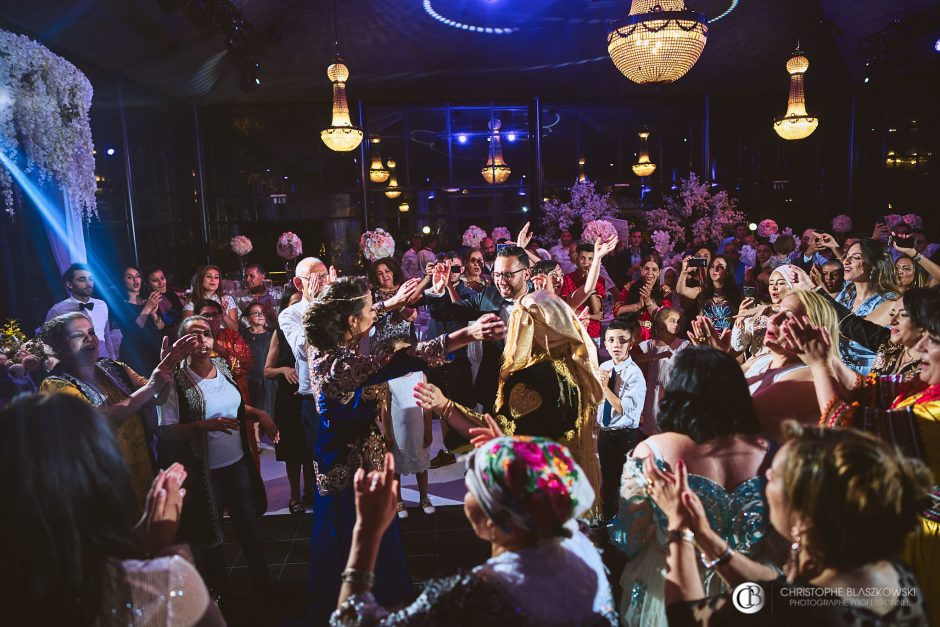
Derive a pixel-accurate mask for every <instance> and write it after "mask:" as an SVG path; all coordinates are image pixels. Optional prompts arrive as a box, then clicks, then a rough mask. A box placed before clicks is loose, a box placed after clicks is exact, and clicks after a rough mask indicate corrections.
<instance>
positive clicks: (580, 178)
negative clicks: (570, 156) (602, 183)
mask: <svg viewBox="0 0 940 627" xmlns="http://www.w3.org/2000/svg"><path fill="white" fill-rule="evenodd" d="M585 163H586V160H585V158H584V155H581V156H580V157H578V179H577V181H578V183H583V182H584V181H586V180H587V174H585V173H584V164H585Z"/></svg>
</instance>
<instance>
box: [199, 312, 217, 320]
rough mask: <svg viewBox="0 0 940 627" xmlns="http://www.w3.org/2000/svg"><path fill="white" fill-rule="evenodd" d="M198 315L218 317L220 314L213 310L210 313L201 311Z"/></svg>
mask: <svg viewBox="0 0 940 627" xmlns="http://www.w3.org/2000/svg"><path fill="white" fill-rule="evenodd" d="M199 315H200V316H202V317H203V318H218V317H219V315H220V314H218V313H216V312H214V311H213V312H212V313H201V314H199Z"/></svg>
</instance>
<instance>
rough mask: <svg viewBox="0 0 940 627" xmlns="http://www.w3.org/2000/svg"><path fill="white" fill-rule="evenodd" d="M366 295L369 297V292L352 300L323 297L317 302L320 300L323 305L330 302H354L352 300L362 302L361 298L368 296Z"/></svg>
mask: <svg viewBox="0 0 940 627" xmlns="http://www.w3.org/2000/svg"><path fill="white" fill-rule="evenodd" d="M368 295H369V292H366V293H365V294H363V295H362V296H356V297H354V298H327V297H325V296H324V297H323V298H319V299H318V300H322V301H323V302H324V303H332V302H351V301H354V300H362V299H363V298H365V297H366V296H368Z"/></svg>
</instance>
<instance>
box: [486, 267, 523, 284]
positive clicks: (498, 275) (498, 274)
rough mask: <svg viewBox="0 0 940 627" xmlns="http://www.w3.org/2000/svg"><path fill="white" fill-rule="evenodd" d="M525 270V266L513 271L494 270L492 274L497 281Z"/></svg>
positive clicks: (510, 277) (509, 277)
mask: <svg viewBox="0 0 940 627" xmlns="http://www.w3.org/2000/svg"><path fill="white" fill-rule="evenodd" d="M523 270H525V268H519V269H518V270H513V271H512V272H494V273H493V275H492V276H493V278H494V279H496V280H497V281H498V280H499V279H512V277H514V276H516V275H517V274H519V273H520V272H522V271H523Z"/></svg>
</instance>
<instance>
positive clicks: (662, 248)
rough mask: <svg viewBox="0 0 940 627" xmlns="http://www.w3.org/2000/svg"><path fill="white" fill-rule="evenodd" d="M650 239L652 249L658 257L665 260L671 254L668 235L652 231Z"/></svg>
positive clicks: (671, 246)
mask: <svg viewBox="0 0 940 627" xmlns="http://www.w3.org/2000/svg"><path fill="white" fill-rule="evenodd" d="M650 239H651V240H653V248H655V249H656V252H657V253H659V256H660V257H664V258H665V257H666V256H668V255H671V254H672V250H673V245H672V237H671V236H670V235H669V233H667V232H666V231H653V234H652V235H650Z"/></svg>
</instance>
